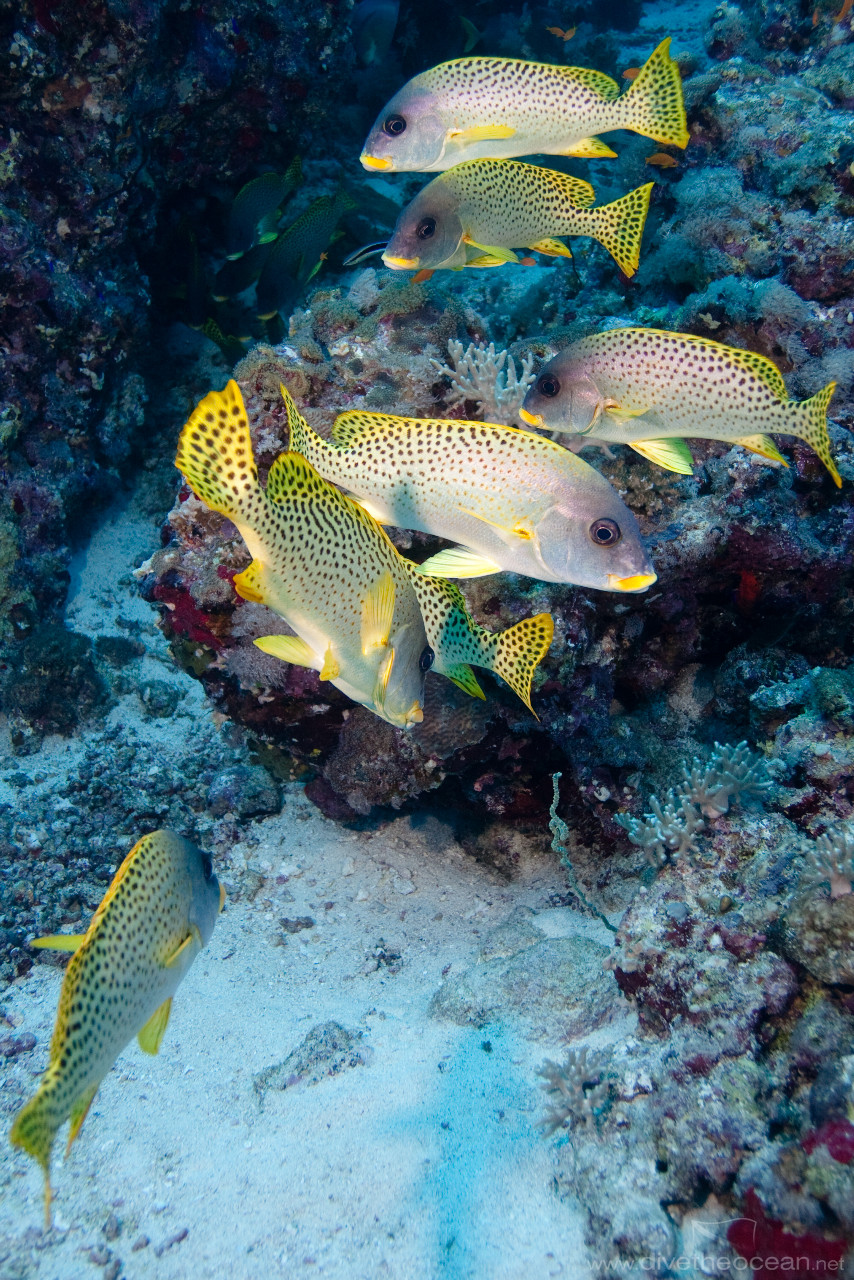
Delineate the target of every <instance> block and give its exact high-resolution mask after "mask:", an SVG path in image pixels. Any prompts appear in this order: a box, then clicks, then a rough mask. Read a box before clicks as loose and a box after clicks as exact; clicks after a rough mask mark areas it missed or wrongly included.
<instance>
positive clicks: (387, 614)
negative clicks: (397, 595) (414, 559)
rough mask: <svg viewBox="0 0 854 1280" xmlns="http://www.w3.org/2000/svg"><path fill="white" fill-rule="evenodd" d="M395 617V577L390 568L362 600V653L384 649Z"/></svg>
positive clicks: (366, 653)
mask: <svg viewBox="0 0 854 1280" xmlns="http://www.w3.org/2000/svg"><path fill="white" fill-rule="evenodd" d="M393 617H394V579H393V578H392V576H391V574H390V573H389V571H388V570H386V571H385V573H384V574H382V576H381V577H380V578H378V579H377V581H376V582H375V583H374V585H373V586H372V587H371V589H370V591H369V592H368V594H367V595H366V596H365V598H364V600H363V601H362V626H361V638H362V653H363V654H365V656H367V655H368V654H369V653H372V652H373V651H374V649H384V648H385V647H386V645H387V644H388V638H389V635H390V634H391V623H392V619H393Z"/></svg>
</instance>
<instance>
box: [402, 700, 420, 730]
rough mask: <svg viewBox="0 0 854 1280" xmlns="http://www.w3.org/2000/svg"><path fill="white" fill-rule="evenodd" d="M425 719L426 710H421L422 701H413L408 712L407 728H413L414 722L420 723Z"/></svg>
mask: <svg viewBox="0 0 854 1280" xmlns="http://www.w3.org/2000/svg"><path fill="white" fill-rule="evenodd" d="M423 719H424V712H423V711H422V710H421V703H420V702H413V704H412V706H411V707H410V708H409V711H408V712H407V713H406V723H405V728H407V729H411V728H412V726H413V725H414V724H420V723H421V721H422V720H423Z"/></svg>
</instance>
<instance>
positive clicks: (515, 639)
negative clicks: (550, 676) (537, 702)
mask: <svg viewBox="0 0 854 1280" xmlns="http://www.w3.org/2000/svg"><path fill="white" fill-rule="evenodd" d="M553 636H554V622H553V621H552V615H551V614H550V613H538V614H537V615H536V617H534V618H524V619H523V620H522V621H521V622H517V623H516V626H515V627H509V628H508V629H507V630H506V631H503V632H502V633H501V635H500V636H499V637H498V644H497V646H496V652H495V660H494V662H493V668H492V669H493V671H494V672H495V674H496V675H499V676H501V679H502V680H504V681H505V682H506V683H507V684H509V686H510V688H511V689H512V690H513V692H514V693H515V694H517V695H518V696H519V697H520V698H521V699H522V701H523V702H524V704H525V706H526V707H527V708H528V710H529V711H530V712H531V713H532V714H534V708H533V707H532V706H531V681H532V680H533V678H534V672H535V671H536V669H537V667H538V666H539V664H540V662H541V661H542V660H543V658H544V657H545V656H546V654H547V653H548V651H549V646H550V645H551V642H552V637H553Z"/></svg>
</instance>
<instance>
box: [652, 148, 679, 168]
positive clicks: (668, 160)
mask: <svg viewBox="0 0 854 1280" xmlns="http://www.w3.org/2000/svg"><path fill="white" fill-rule="evenodd" d="M646 162H647V164H655V165H658V167H659V169H675V168H676V166H677V165H678V163H679V161H678V160H674V159H673V156H669V155H668V154H667V152H666V151H656V152H655V153H654V154H653V155H651V156H647V158H646Z"/></svg>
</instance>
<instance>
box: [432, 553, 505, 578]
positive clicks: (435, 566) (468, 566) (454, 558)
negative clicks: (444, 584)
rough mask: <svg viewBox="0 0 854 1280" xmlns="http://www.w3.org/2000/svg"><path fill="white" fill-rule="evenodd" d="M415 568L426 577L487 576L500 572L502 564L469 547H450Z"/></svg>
mask: <svg viewBox="0 0 854 1280" xmlns="http://www.w3.org/2000/svg"><path fill="white" fill-rule="evenodd" d="M414 569H415V572H416V573H420V574H423V575H424V577H425V578H485V577H486V576H487V575H488V574H490V573H500V572H501V565H500V564H495V563H494V561H492V560H487V559H486V557H485V556H482V555H479V554H478V552H477V551H469V549H468V547H448V548H447V549H446V550H445V551H437V552H436V554H435V555H434V556H430V558H429V559H428V560H425V561H424V563H423V564H418V565H415V566H414Z"/></svg>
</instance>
